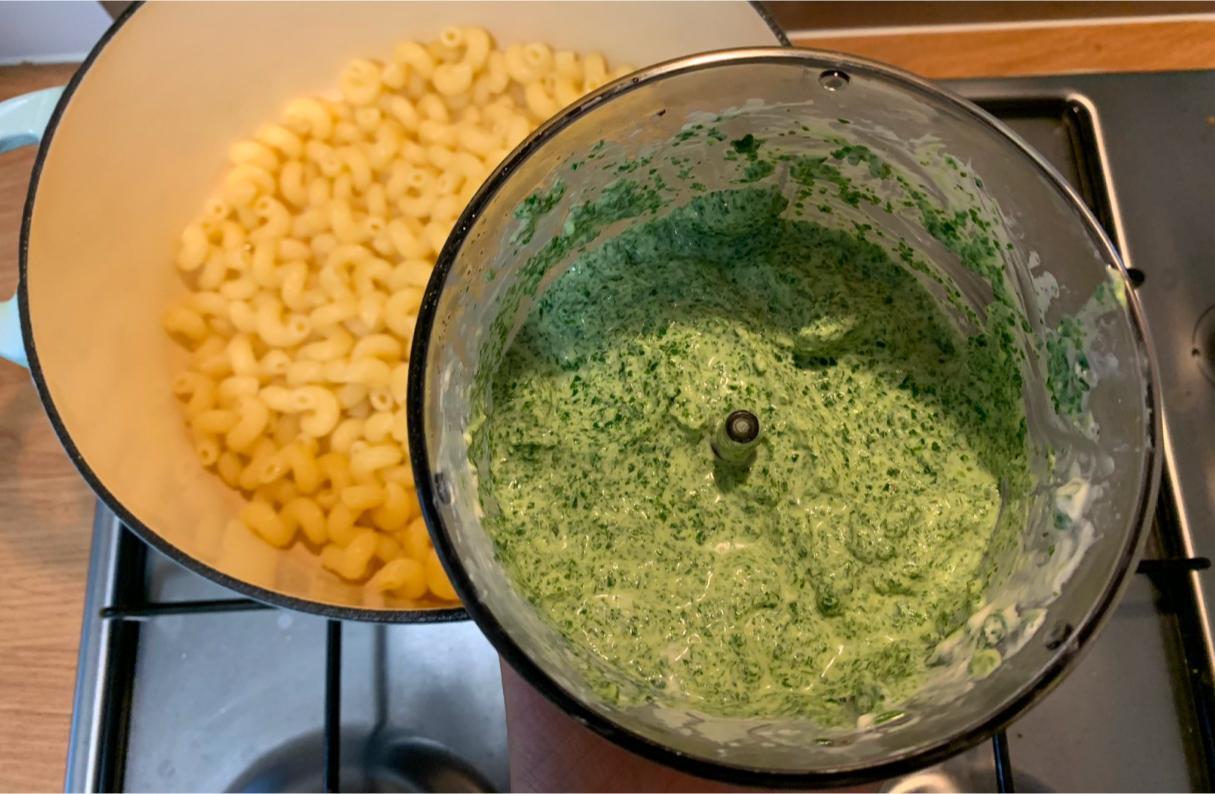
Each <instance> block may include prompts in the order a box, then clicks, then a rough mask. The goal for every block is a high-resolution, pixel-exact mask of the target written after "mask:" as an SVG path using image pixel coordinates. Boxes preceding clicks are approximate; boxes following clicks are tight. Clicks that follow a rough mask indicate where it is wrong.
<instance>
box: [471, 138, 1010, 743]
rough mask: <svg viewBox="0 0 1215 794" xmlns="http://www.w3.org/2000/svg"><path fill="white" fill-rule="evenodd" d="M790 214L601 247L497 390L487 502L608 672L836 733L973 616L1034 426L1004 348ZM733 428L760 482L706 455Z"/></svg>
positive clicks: (541, 308)
mask: <svg viewBox="0 0 1215 794" xmlns="http://www.w3.org/2000/svg"><path fill="white" fill-rule="evenodd" d="M744 148H745V147H744ZM739 151H740V152H742V153H743V154H744V155H749V154H751V152H749V151H743V149H740V150H739ZM824 175H825V176H827V177H828V178H830V177H832V176H833V174H827V173H826V171H825V170H824V168H823V167H822V164H819V170H818V172H816V173H815V176H824ZM787 209H788V208H787V200H786V199H785V198H784V197H783V196H782V195H781V194H780V193H778V192H777V191H775V190H771V189H765V188H759V187H752V188H747V187H742V188H739V189H737V190H728V191H721V192H717V193H711V194H707V195H702V196H699V197H698V198H696V199H694V200H693V201H691V202H690V203H689V204H687V205H686V206H684V207H682V208H679V209H676V210H674V211H672V212H670V213H669V214H668V215H667V216H665V217H663V218H659V219H654V220H649V221H645V222H640V221H639V222H637V223H636V224H635V225H634V226H633V227H631V228H629V229H628V230H626V231H625V232H623V233H621V234H619V235H618V236H616V237H615V238H612V239H610V240H608V241H607V242H605V243H603V244H602V245H600V246H599V247H598V248H596V249H593V250H589V251H588V252H586V253H583V254H582V255H581V256H580V257H579V258H578V259H577V260H576V261H575V263H574V265H573V267H572V268H571V269H570V270H569V271H567V272H566V273H565V274H564V275H562V276H561V277H559V278H558V279H557V280H556V281H555V282H554V283H553V284H552V285H551V286H550V287H549V288H548V289H547V291H546V292H545V293H544V294H543V296H542V297H541V298H540V299H539V300H538V301H537V302H536V304H535V305H534V306H533V308H532V311H531V313H530V314H529V315H528V318H527V320H526V321H525V323H524V324H523V326H522V328H521V329H520V331H519V332H518V334H517V336H516V337H515V338H514V340H513V342H512V343H511V344H510V346H509V348H508V349H507V350H506V351H505V354H504V355H503V356H502V359H501V362H500V364H499V366H498V367H497V369H496V371H495V372H494V373H493V374H492V380H490V381H489V391H490V394H491V403H490V404H491V405H492V407H491V408H489V409H488V410H487V411H486V415H485V417H484V422H483V424H481V425H480V426H479V427H478V429H477V430H476V431H475V433H476V435H477V437H478V441H477V444H478V446H479V448H481V449H483V450H485V452H486V456H485V457H486V462H485V463H484V464H483V465H482V466H481V480H480V482H481V485H480V487H481V491H482V499H483V502H484V503H485V504H486V506H487V517H486V521H485V524H486V527H487V529H488V531H489V532H490V534H491V536H492V538H493V540H494V543H495V545H496V550H497V553H498V556H499V559H500V560H501V561H502V562H503V563H504V564H505V565H506V566H507V569H508V571H509V572H510V574H511V575H512V577H513V579H514V581H515V583H516V585H517V587H518V588H519V590H520V591H521V592H522V593H523V594H524V595H525V596H526V597H527V598H528V599H529V600H530V601H531V602H532V603H533V604H534V605H535V606H536V607H537V608H538V609H539V610H540V612H541V613H542V614H543V615H544V616H545V617H546V618H547V619H548V620H549V621H551V623H552V624H553V625H554V626H555V627H556V628H557V629H558V631H559V632H560V633H561V634H562V635H564V637H565V638H566V639H567V640H568V641H569V642H570V643H572V644H574V645H576V646H578V647H580V648H584V649H589V651H590V652H591V653H592V654H594V656H596V657H598V658H599V659H600V660H602V663H603V666H605V667H606V668H608V669H610V670H614V671H616V672H618V673H619V674H620V675H621V676H622V677H623V678H624V679H625V680H627V681H632V682H636V683H637V684H638V686H639V687H640V688H641V689H643V690H648V691H650V692H655V693H658V694H659V696H661V697H662V698H663V699H665V700H668V701H675V702H681V703H686V704H689V705H691V706H692V707H694V708H697V709H699V710H702V711H705V712H707V713H712V714H722V715H740V716H745V715H773V716H775V715H801V716H808V717H811V718H814V719H818V720H820V721H822V722H824V723H839V722H841V721H844V720H852V719H855V718H856V717H857V716H859V715H860V714H864V713H868V712H872V711H874V710H875V709H878V708H879V707H881V706H882V705H883V704H889V705H897V701H898V700H899V699H901V698H905V697H906V696H908V695H909V694H910V693H912V692H913V691H914V690H915V688H916V687H917V685H918V684H919V683H921V681H922V679H923V676H924V674H925V672H926V669H927V665H928V660H929V659H930V657H931V655H932V651H933V648H934V647H935V646H936V645H937V643H939V642H940V641H941V640H942V639H943V638H945V637H946V636H947V635H948V634H949V633H950V632H952V631H953V630H955V629H956V628H958V626H959V625H960V624H961V623H962V622H963V621H964V620H965V619H966V618H967V617H968V616H969V615H970V614H971V613H972V612H973V610H974V608H975V607H976V605H977V604H978V603H979V600H980V598H981V594H982V590H983V587H984V585H985V584H986V581H987V580H986V577H987V576H988V575H989V574H990V571H989V568H990V565H989V563H988V555H989V546H990V545H991V544H992V538H993V530H994V528H995V527H996V525H997V522H998V519H999V518H1000V512H1001V504H1002V496H1003V497H1004V498H1005V500H1007V498H1008V496H1009V494H1008V493H1003V494H1002V489H1003V490H1005V491H1006V490H1007V488H1008V483H1009V482H1010V480H1012V481H1016V482H1021V481H1023V480H1024V471H1025V469H1026V465H1027V464H1026V449H1025V435H1024V433H1025V425H1024V409H1023V407H1022V405H1021V403H1020V380H1019V376H1018V371H1017V364H1016V356H1015V355H1014V354H1013V353H1012V352H1011V351H1010V350H1009V349H1008V348H1009V346H1010V345H1011V344H1012V340H1011V336H1010V335H1008V334H1006V333H994V332H993V331H992V330H990V328H989V329H988V330H980V331H978V332H975V333H973V335H971V336H969V337H963V336H962V335H960V334H959V333H958V331H956V330H955V329H954V327H953V326H952V325H951V324H950V322H949V321H948V320H947V319H946V317H945V316H944V314H943V313H942V312H941V311H940V310H939V309H938V308H937V305H936V304H935V302H934V300H933V298H932V297H930V295H929V294H928V292H927V291H926V290H925V288H924V287H923V286H921V283H920V282H919V281H918V280H917V279H916V277H915V276H914V275H913V274H912V273H911V271H910V270H909V269H907V268H906V267H904V266H903V265H901V264H897V263H895V262H894V261H892V260H891V259H890V257H889V256H887V254H886V253H885V252H884V251H883V250H882V249H881V248H879V247H878V246H877V245H875V244H873V243H871V242H869V241H867V240H865V239H864V238H863V237H862V236H857V235H854V234H850V233H846V232H842V231H838V230H831V229H828V228H825V227H823V226H820V225H817V224H815V223H813V222H811V221H807V220H800V219H793V218H791V217H790V216H791V215H793V213H792V212H788V211H787ZM740 409H741V410H746V411H750V412H751V413H754V414H755V415H756V416H757V417H758V418H759V420H760V423H761V426H762V436H761V439H760V442H759V444H758V447H757V448H756V450H755V452H754V457H753V458H752V459H751V460H750V461H749V465H743V466H738V465H732V464H728V463H724V462H723V461H721V460H720V459H719V458H718V457H717V456H715V454H714V452H713V447H712V443H711V442H712V440H713V437H714V434H715V433H717V432H718V431H719V428H720V427H721V423H722V421H723V420H724V419H725V417H726V416H727V415H729V414H730V412H731V411H734V410H740ZM600 689H601V690H603V692H602V694H604V695H605V696H610V695H611V693H612V692H614V691H615V689H614V688H613V687H608V686H607V685H602V686H600ZM609 690H610V691H609Z"/></svg>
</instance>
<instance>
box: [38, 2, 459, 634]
mask: <svg viewBox="0 0 1215 794" xmlns="http://www.w3.org/2000/svg"><path fill="white" fill-rule="evenodd" d="M142 6H143V2H142V0H141V1H140V2H136V3H133V4H132V5H131V6H130V7H128V8H127V9H126V10H125V11H123V12H122V14H120V15H119V16H118V18H117V19H115V20H114V23H113V24H112V25H111V26H110V27H109V29H108V30H106V32H105V34H104V35H103V36H102V37H101V39H100V40H99V41H98V42H97V44H96V45H95V46H94V47H93V49H92V50H91V51H90V52H89V54H88V57H86V58H85V59H84V62H83V63H81V64H80V68H79V69H77V70H76V73H75V74H74V75H72V79H71V80H69V81H68V84H67V86H66V87H65V88H64V90H63V94H62V96H60V97H59V102H58V104H57V105H56V106H55V110H54V112H53V113H52V114H51V119H50V122H49V123H48V124H47V127H46V132H45V133H44V134H43V136H42V142H41V144H40V145H39V147H38V154H37V157H36V159H35V160H34V169H33V173H32V175H31V176H30V186H29V192H28V193H27V194H26V199H25V209H24V211H23V212H22V217H21V236H20V241H19V243H18V253H17V268H18V270H17V272H18V282H17V302H18V307H19V313H20V316H21V335H22V338H23V339H24V343H25V352H26V356H27V357H28V360H29V368H30V375H31V376H32V377H33V380H34V385H35V387H36V388H37V389H38V396H39V397H40V398H41V399H42V405H43V408H44V409H45V410H46V414H47V416H48V417H49V418H50V421H51V427H53V428H54V430H55V435H57V436H58V437H59V442H60V443H61V444H63V447H64V449H65V450H66V451H67V453H68V457H69V458H71V460H72V463H74V464H75V465H76V468H77V469H79V470H80V474H81V476H82V477H84V479H85V482H87V483H88V484H89V487H90V488H92V489H93V492H94V493H96V494H97V496H98V497H99V498H100V499H101V500H102V501H103V502H104V503H105V505H106V507H108V508H109V509H110V510H112V511H114V513H115V514H116V515H117V516H118V518H119V519H120V520H121V521H122V523H123V524H124V525H125V526H126V527H128V528H129V529H130V530H131V531H133V532H134V533H135V534H136V535H138V536H139V537H140V538H141V539H142V540H143V541H144V542H145V543H147V544H148V545H149V546H151V547H153V548H154V549H156V550H157V551H159V552H160V553H161V554H164V555H165V556H166V557H168V558H169V559H171V560H173V561H174V562H175V563H177V564H178V565H181V566H182V567H184V568H187V569H188V570H190V571H193V572H194V573H197V574H199V575H201V576H204V577H206V578H208V579H211V580H212V581H215V582H217V583H219V584H221V585H223V586H224V587H227V588H229V589H231V590H235V591H236V592H238V593H240V594H241V595H244V596H247V597H249V598H252V599H253V600H255V601H260V602H262V603H265V604H270V605H271V606H275V607H282V608H285V609H293V610H297V611H300V612H308V613H312V614H315V615H320V616H322V617H326V618H330V619H332V620H355V621H363V622H369V623H448V622H452V621H460V620H467V619H468V613H467V612H465V611H464V609H462V608H459V607H457V608H437V609H396V610H392V609H364V608H361V607H343V606H337V605H333V604H323V603H320V602H316V601H309V600H307V599H303V598H297V597H295V596H290V595H286V594H284V593H279V592H275V591H273V590H268V589H266V588H263V587H258V586H256V585H253V584H250V583H248V582H244V581H241V580H240V579H236V578H234V577H232V576H230V575H228V574H226V573H224V572H223V571H220V570H217V569H216V568H213V567H211V566H210V565H208V564H206V563H204V562H202V561H200V560H197V559H195V558H193V557H191V556H190V555H188V554H186V553H185V552H184V551H182V550H181V549H179V548H178V547H176V546H175V545H173V544H172V543H170V542H168V541H167V540H165V539H164V538H162V537H161V536H160V535H159V534H157V533H156V531H155V530H153V529H152V528H151V527H149V526H148V525H147V524H145V523H144V522H143V521H141V520H140V519H139V518H138V517H137V516H135V515H134V514H133V513H132V512H131V511H130V510H128V509H127V508H126V507H125V506H124V505H123V504H122V502H121V501H119V500H118V498H117V497H116V496H114V494H113V493H112V492H111V491H110V489H109V488H107V487H106V485H105V483H104V482H102V480H101V478H100V477H99V476H98V475H97V473H96V472H94V471H93V469H92V467H91V466H89V464H88V462H87V461H86V460H85V459H84V456H83V455H81V453H80V450H79V449H78V448H77V447H76V444H75V442H73V441H72V437H71V435H70V434H69V433H68V431H67V427H66V426H65V425H64V422H63V419H62V417H61V416H60V415H59V410H58V408H56V406H55V401H54V399H52V397H51V393H50V389H49V388H48V386H47V382H46V378H45V377H44V375H43V371H42V364H41V361H40V360H39V358H38V351H37V348H36V347H35V344H34V333H33V327H32V325H31V323H30V312H29V295H28V293H27V286H26V285H27V284H28V282H29V279H28V272H27V271H28V267H29V235H30V228H31V222H32V219H33V213H34V204H35V201H36V199H37V194H38V183H39V180H40V178H41V176H42V167H43V164H44V163H45V162H46V158H47V153H48V152H49V151H50V147H51V144H52V142H53V141H54V138H55V131H56V130H57V129H58V127H59V121H60V119H61V118H62V116H63V113H64V110H65V109H66V108H67V105H68V102H69V100H71V98H72V95H73V94H75V92H76V89H77V88H78V87H79V85H80V82H81V80H83V79H84V76H85V74H86V73H87V72H88V71H89V69H90V67H92V65H93V63H94V62H96V60H97V58H98V57H99V56H100V55H101V52H102V50H103V49H105V47H106V45H107V44H109V42H110V41H111V40H112V39H113V38H114V36H115V35H116V34H117V33H118V31H119V30H121V29H122V27H123V26H124V25H125V24H126V23H127V21H128V20H130V18H131V16H132V15H134V14H135V12H136V11H138V10H139V8H141V7H142Z"/></svg>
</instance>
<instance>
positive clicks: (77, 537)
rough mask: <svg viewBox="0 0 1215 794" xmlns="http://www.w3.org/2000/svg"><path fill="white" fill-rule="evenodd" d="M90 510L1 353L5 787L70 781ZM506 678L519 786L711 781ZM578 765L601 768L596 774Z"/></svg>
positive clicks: (1178, 39) (1133, 36)
mask: <svg viewBox="0 0 1215 794" xmlns="http://www.w3.org/2000/svg"><path fill="white" fill-rule="evenodd" d="M799 43H803V44H806V45H808V46H813V47H818V48H823V49H836V50H844V51H848V52H852V53H855V54H859V55H863V56H866V57H870V58H873V59H876V60H882V61H886V62H889V63H892V64H895V65H898V66H902V67H903V68H906V69H909V70H911V71H914V72H919V73H920V74H923V75H925V76H927V77H938V78H945V77H971V76H974V77H977V76H1004V75H1015V74H1051V73H1058V72H1068V71H1138V70H1161V69H1210V68H1215V22H1193V21H1190V22H1184V23H1157V24H1119V25H1108V26H1105V25H1103V26H1092V27H1084V28H1049V29H1036V30H1021V31H1011V30H988V31H978V32H975V31H971V32H951V33H936V34H928V35H898V36H875V37H855V36H852V37H847V38H839V37H835V38H814V39H802V40H799ZM72 70H73V67H72V66H39V67H6V68H0V100H3V99H6V98H8V97H10V96H14V95H16V94H20V93H23V92H25V91H30V90H33V89H35V88H40V87H44V86H50V85H57V84H61V83H63V82H65V81H66V79H67V78H68V76H69V75H70V74H71V72H72ZM1212 101H1213V103H1215V98H1213V99H1212ZM1213 108H1215V104H1213ZM32 163H33V152H32V150H30V149H26V150H22V151H18V152H13V153H9V154H4V155H0V295H9V294H11V293H12V291H13V289H14V287H15V284H16V267H17V266H16V251H17V234H18V227H19V224H20V214H21V208H22V206H23V204H24V200H25V188H26V184H27V181H28V178H29V172H30V167H31V165H32ZM83 187H87V186H82V188H83ZM92 512H93V501H92V497H91V495H90V494H89V493H88V492H87V490H86V488H85V486H84V485H83V483H82V482H81V481H80V479H79V478H78V477H77V475H76V473H75V470H74V469H73V467H72V466H71V464H70V463H69V462H68V460H67V458H66V456H65V455H64V454H63V452H62V450H61V449H60V447H59V444H58V442H57V441H56V440H55V438H54V435H53V433H52V432H51V429H50V426H49V424H48V422H47V420H46V418H45V416H44V414H43V412H42V409H41V406H40V404H39V402H38V398H37V396H36V394H35V393H34V389H33V387H32V385H31V384H30V382H29V377H28V375H27V374H26V373H25V371H23V370H21V369H19V368H17V367H15V366H12V365H9V364H7V363H4V362H0V572H2V575H0V790H51V789H59V788H61V787H62V784H63V770H64V758H65V754H66V747H67V744H66V743H67V733H68V725H69V720H70V717H71V700H72V689H73V682H74V675H75V664H76V645H77V641H78V638H79V631H80V615H81V608H82V604H81V599H82V592H83V587H84V581H85V576H86V561H87V556H88V544H89V530H90V522H91V518H92ZM506 680H507V686H508V689H509V692H508V697H509V699H510V702H511V721H512V732H513V733H514V734H515V735H516V737H523V736H528V737H529V741H526V742H525V741H517V742H515V746H514V747H512V775H513V779H514V782H515V784H516V787H517V788H519V789H532V788H554V787H556V788H569V789H575V788H580V787H581V788H589V787H595V788H616V789H620V788H628V787H634V788H636V787H640V788H651V789H655V790H687V789H696V788H701V787H703V785H704V784H702V783H700V782H699V781H695V780H691V779H687V778H684V777H682V776H678V775H674V774H673V773H669V772H667V771H664V770H656V769H654V768H653V767H651V766H650V765H648V764H647V763H646V762H643V761H640V760H639V759H636V758H634V757H633V756H630V755H629V754H627V753H624V752H622V751H619V750H616V749H615V748H612V747H609V746H606V745H605V744H604V743H603V740H601V739H599V738H598V737H597V736H594V735H592V734H590V733H589V732H588V731H587V730H586V729H585V728H582V727H580V726H577V725H575V724H573V723H572V722H570V721H569V720H568V719H567V718H565V717H564V716H563V715H561V714H560V713H559V712H556V710H555V709H553V708H551V707H550V706H548V704H547V703H544V702H542V701H540V700H539V699H538V698H537V697H535V696H534V693H531V692H530V691H529V690H527V689H526V687H525V685H522V684H521V683H519V682H517V680H516V679H515V678H514V677H513V676H508V677H507V679H506ZM544 737H547V738H544ZM539 747H545V748H546V749H545V750H544V751H538V748H539ZM579 770H583V771H585V770H596V771H595V774H594V775H592V776H590V777H588V776H586V775H585V774H583V773H582V772H580V771H579ZM713 788H717V787H713Z"/></svg>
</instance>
